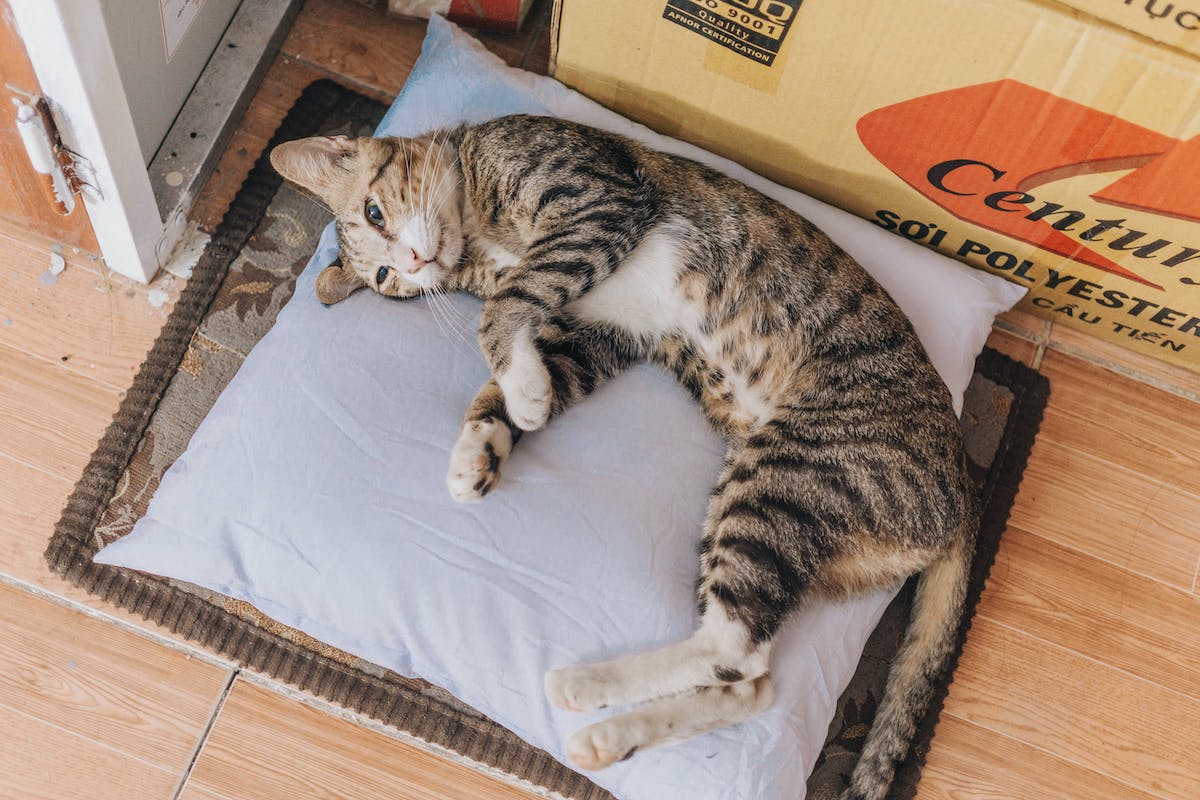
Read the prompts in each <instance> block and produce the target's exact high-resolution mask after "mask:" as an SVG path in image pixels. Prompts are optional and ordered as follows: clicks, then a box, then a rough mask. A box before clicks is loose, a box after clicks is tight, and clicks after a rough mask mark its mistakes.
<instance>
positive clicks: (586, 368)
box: [446, 317, 641, 503]
mask: <svg viewBox="0 0 1200 800" xmlns="http://www.w3.org/2000/svg"><path fill="white" fill-rule="evenodd" d="M534 345H535V347H536V348H537V354H538V355H537V362H538V364H539V365H541V366H542V368H543V369H545V370H546V374H547V375H548V376H549V381H550V389H549V406H550V415H551V416H557V415H559V414H561V413H562V412H563V411H565V410H566V409H567V408H568V407H570V406H571V405H572V404H573V403H576V402H578V401H579V400H581V399H583V398H584V397H586V396H587V395H588V394H590V393H591V392H592V391H594V390H595V389H596V387H597V386H599V385H600V384H601V383H603V382H604V381H605V380H607V379H608V378H610V377H612V376H613V375H615V374H617V373H618V372H620V371H622V370H624V369H625V368H626V367H628V366H629V365H630V364H632V363H634V362H635V361H637V360H638V359H639V358H640V357H641V353H640V352H639V350H638V348H637V347H636V343H633V342H630V341H628V340H627V339H626V338H625V337H622V336H621V335H620V334H618V333H617V332H615V331H613V330H610V329H608V328H604V327H601V326H595V325H589V326H574V325H572V324H571V323H570V322H569V321H567V320H564V319H562V318H560V317H555V318H553V319H551V320H550V321H549V322H547V323H545V324H544V325H542V326H541V328H540V329H539V330H538V336H537V339H536V340H535V342H534ZM505 399H506V398H505V394H504V391H503V389H502V388H501V386H500V384H499V383H498V382H497V381H496V379H494V378H493V379H491V380H489V381H488V382H487V383H486V384H484V386H483V388H482V389H480V390H479V393H478V394H477V395H476V396H475V401H474V402H473V403H471V407H470V409H468V410H467V414H466V416H465V418H464V419H463V425H462V429H461V431H460V432H459V435H458V441H457V442H456V443H455V445H454V450H453V451H452V452H451V454H450V469H449V472H448V473H447V475H446V485H447V487H448V488H449V489H450V495H451V496H452V497H453V498H454V499H455V500H458V501H459V502H464V503H470V502H477V501H479V500H482V499H483V497H484V496H485V495H487V493H488V492H490V491H491V490H492V489H493V488H495V486H496V482H497V481H498V480H499V478H500V468H501V467H502V466H503V465H504V461H505V459H507V458H508V455H509V453H510V452H512V447H513V445H514V444H515V443H516V441H517V439H518V438H520V436H521V428H520V427H519V426H518V425H516V424H514V422H513V420H512V419H511V418H510V417H509V414H508V408H509V406H508V404H507V403H506V402H505Z"/></svg>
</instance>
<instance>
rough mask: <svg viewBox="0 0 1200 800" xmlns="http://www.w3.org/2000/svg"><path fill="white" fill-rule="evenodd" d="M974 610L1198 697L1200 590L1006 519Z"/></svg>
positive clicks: (1199, 673) (1199, 679) (1199, 678)
mask: <svg viewBox="0 0 1200 800" xmlns="http://www.w3.org/2000/svg"><path fill="white" fill-rule="evenodd" d="M978 613H979V614H981V615H983V616H985V617H988V618H990V619H993V620H997V621H999V622H1002V623H1003V624H1005V625H1007V626H1009V627H1012V628H1017V629H1019V630H1021V631H1023V632H1025V633H1029V634H1031V635H1033V636H1036V637H1037V638H1039V639H1044V640H1046V641H1049V642H1052V643H1054V644H1057V645H1060V646H1062V647H1065V648H1067V649H1069V650H1072V651H1074V652H1077V653H1081V654H1083V655H1086V656H1087V657H1089V658H1093V659H1095V660H1096V661H1100V662H1102V663H1105V664H1108V665H1110V666H1113V667H1117V668H1118V669H1122V670H1126V671H1128V672H1131V673H1133V674H1134V675H1137V676H1139V677H1141V678H1144V679H1146V680H1149V681H1152V682H1154V683H1157V684H1159V685H1160V686H1165V687H1166V688H1168V689H1173V690H1175V691H1177V692H1180V693H1182V694H1186V695H1189V696H1190V697H1193V698H1196V699H1198V700H1200V598H1198V597H1196V596H1195V595H1193V594H1190V593H1188V592H1186V591H1180V590H1178V589H1172V588H1170V587H1169V586H1166V585H1164V584H1162V583H1159V582H1157V581H1153V580H1150V579H1149V578H1143V577H1141V576H1140V575H1135V574H1133V573H1130V572H1125V571H1123V570H1121V569H1120V568H1118V567H1115V566H1113V565H1112V564H1108V563H1105V562H1103V561H1100V560H1099V559H1095V558H1092V557H1090V556H1087V555H1084V554H1082V553H1079V552H1077V551H1074V550H1068V549H1066V548H1064V547H1060V546H1058V545H1056V544H1054V543H1052V542H1048V541H1046V540H1045V539H1042V538H1040V537H1037V536H1034V535H1032V534H1030V533H1027V532H1025V531H1023V530H1020V529H1019V528H1012V527H1010V528H1009V529H1008V530H1007V531H1006V532H1005V533H1004V536H1003V538H1002V539H1001V540H1000V551H999V553H997V555H996V563H995V565H994V566H993V567H992V572H991V576H990V577H989V579H988V584H987V591H986V592H985V593H984V595H983V599H982V601H981V602H980V604H979V607H978Z"/></svg>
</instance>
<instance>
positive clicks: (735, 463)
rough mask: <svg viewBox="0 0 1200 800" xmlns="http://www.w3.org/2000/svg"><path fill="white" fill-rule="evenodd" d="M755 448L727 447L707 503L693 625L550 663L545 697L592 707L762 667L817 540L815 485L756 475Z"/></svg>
mask: <svg viewBox="0 0 1200 800" xmlns="http://www.w3.org/2000/svg"><path fill="white" fill-rule="evenodd" d="M749 441H750V442H754V441H755V439H754V437H751V438H750V439H749ZM762 455H763V454H762V451H761V450H760V449H759V448H758V447H753V446H748V445H746V444H736V443H735V444H733V445H731V447H730V453H729V455H728V457H727V458H726V467H725V471H724V475H723V477H722V480H721V482H720V483H719V484H718V486H717V489H716V490H715V491H714V493H713V497H712V499H711V501H710V503H709V510H708V517H707V519H706V521H705V532H704V538H703V541H702V559H701V580H700V586H699V597H698V601H699V606H700V610H701V621H700V626H699V628H698V629H697V630H696V632H695V633H694V634H693V635H692V636H691V637H690V638H688V639H685V640H684V641H682V642H678V643H675V644H672V645H668V646H666V647H663V648H660V649H657V650H651V651H648V652H643V653H634V654H631V655H627V656H623V657H621V658H617V659H615V660H612V661H606V662H601V663H596V664H584V665H579V666H573V667H567V668H565V669H559V670H553V671H551V672H549V673H547V675H546V680H545V688H546V694H547V696H548V697H549V699H550V700H551V702H553V703H554V704H555V705H557V706H559V707H560V708H564V709H568V710H572V711H590V710H595V709H598V708H604V707H607V706H618V705H629V704H632V703H641V702H644V701H646V700H652V699H655V698H659V697H665V696H667V695H671V694H677V693H679V692H684V691H688V690H691V689H694V688H696V687H703V686H721V685H725V684H731V683H739V682H742V681H748V680H754V679H756V678H759V677H761V676H762V675H765V674H766V672H767V669H768V662H769V659H770V653H771V642H772V638H773V637H774V635H775V632H776V630H777V629H778V627H779V625H780V623H781V622H782V621H783V619H784V617H786V616H787V614H788V613H790V612H791V610H792V609H793V608H795V607H796V606H797V605H798V604H800V603H802V602H803V599H804V597H805V595H806V594H807V593H808V592H809V591H810V590H811V587H812V584H813V581H814V577H815V576H816V570H817V569H818V568H819V564H820V562H821V559H822V553H821V545H820V542H821V538H822V537H821V532H820V530H819V524H818V522H817V519H816V518H815V517H814V512H813V510H812V509H811V508H810V507H809V506H808V505H807V499H806V495H808V494H809V491H808V490H809V489H811V488H812V487H805V486H797V485H789V482H788V481H787V480H786V479H784V480H781V479H780V476H778V475H774V474H770V475H761V476H759V475H757V474H756V470H755V466H754V464H755V463H756V462H757V461H758V460H760V459H761V457H762Z"/></svg>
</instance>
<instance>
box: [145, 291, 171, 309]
mask: <svg viewBox="0 0 1200 800" xmlns="http://www.w3.org/2000/svg"><path fill="white" fill-rule="evenodd" d="M168 299H169V295H168V294H167V293H166V292H165V291H163V290H162V289H151V290H150V291H149V292H147V293H146V300H147V301H148V302H149V303H150V305H151V306H153V307H154V308H162V307H163V306H164V305H166V303H167V300H168Z"/></svg>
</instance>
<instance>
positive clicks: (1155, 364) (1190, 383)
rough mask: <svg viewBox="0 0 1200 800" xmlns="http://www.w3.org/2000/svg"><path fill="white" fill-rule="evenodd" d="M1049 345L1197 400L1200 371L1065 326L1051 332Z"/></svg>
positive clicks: (1059, 326) (1055, 327)
mask: <svg viewBox="0 0 1200 800" xmlns="http://www.w3.org/2000/svg"><path fill="white" fill-rule="evenodd" d="M1049 346H1050V348H1051V349H1053V350H1058V351H1060V352H1063V353H1067V354H1069V355H1073V356H1076V357H1078V358H1082V359H1084V360H1085V361H1090V362H1092V363H1093V364H1099V365H1100V366H1102V367H1105V368H1106V369H1110V370H1112V371H1114V372H1119V373H1121V374H1122V375H1128V376H1129V377H1131V378H1134V379H1135V380H1138V381H1142V382H1144V383H1148V384H1151V385H1153V386H1157V387H1159V388H1161V389H1165V390H1166V391H1168V392H1171V393H1172V394H1178V395H1180V396H1182V397H1187V398H1188V399H1191V400H1197V401H1200V371H1197V370H1193V369H1188V368H1186V367H1180V366H1176V365H1175V364H1168V363H1167V362H1165V361H1159V360H1158V359H1156V358H1150V357H1149V356H1144V355H1141V354H1140V353H1135V352H1134V351H1132V350H1127V349H1126V348H1124V347H1121V346H1120V345H1117V344H1113V343H1112V342H1107V341H1104V340H1102V339H1097V338H1096V337H1094V336H1092V335H1090V334H1088V333H1085V332H1084V331H1079V330H1075V329H1074V328H1068V327H1066V326H1064V325H1055V326H1054V327H1053V328H1052V329H1051V331H1050V343H1049Z"/></svg>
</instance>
